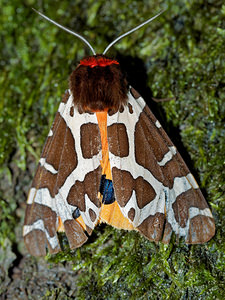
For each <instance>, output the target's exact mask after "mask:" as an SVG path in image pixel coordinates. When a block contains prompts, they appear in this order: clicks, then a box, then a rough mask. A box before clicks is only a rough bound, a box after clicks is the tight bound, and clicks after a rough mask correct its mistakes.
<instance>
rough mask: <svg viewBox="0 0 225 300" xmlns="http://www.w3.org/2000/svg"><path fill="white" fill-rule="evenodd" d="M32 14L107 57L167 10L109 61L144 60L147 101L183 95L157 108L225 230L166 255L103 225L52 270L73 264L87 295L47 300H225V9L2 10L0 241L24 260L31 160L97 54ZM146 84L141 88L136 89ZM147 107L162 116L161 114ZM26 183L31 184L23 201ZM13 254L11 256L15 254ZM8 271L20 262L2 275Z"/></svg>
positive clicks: (122, 5)
mask: <svg viewBox="0 0 225 300" xmlns="http://www.w3.org/2000/svg"><path fill="white" fill-rule="evenodd" d="M32 6H34V7H35V8H36V9H40V10H41V11H43V12H44V13H46V14H47V15H48V16H49V17H51V18H53V19H55V20H56V21H58V22H59V23H61V24H63V25H65V26H67V27H69V28H71V29H73V30H74V31H77V32H80V33H82V34H83V35H84V36H85V37H87V38H88V40H89V41H90V42H91V44H93V46H94V48H95V49H96V50H97V52H102V51H103V49H104V48H105V47H106V46H107V44H108V43H109V42H111V41H112V40H113V39H114V38H115V37H117V36H118V35H119V34H121V33H122V32H125V31H126V30H128V29H130V28H132V27H134V26H135V25H137V24H139V23H140V22H141V21H143V20H145V19H147V18H149V17H150V16H152V15H154V14H155V13H157V12H158V11H159V10H161V9H162V8H165V7H167V8H168V9H167V11H166V12H165V13H164V14H163V15H162V16H161V17H159V18H158V19H157V20H155V21H154V22H153V23H151V24H150V25H148V26H146V27H144V28H143V29H141V30H140V31H138V32H136V33H134V34H133V35H132V36H129V37H127V38H125V39H124V40H123V41H121V42H120V43H118V44H116V45H115V47H113V48H112V49H111V50H110V52H109V53H108V54H109V55H112V56H113V55H115V56H116V55H119V56H121V57H122V58H124V59H126V58H128V57H129V58H130V57H131V58H133V61H135V59H137V58H139V59H140V60H139V62H140V61H142V62H143V63H144V64H145V66H146V70H147V76H148V77H147V76H146V78H147V81H146V83H142V85H141V86H142V87H143V91H142V90H141V89H139V92H140V93H142V92H143V93H144V92H145V88H146V87H145V85H146V86H147V87H148V88H151V92H152V94H153V95H154V97H157V98H164V97H176V100H173V101H170V102H165V103H162V104H160V105H158V107H160V108H161V110H160V113H159V116H161V121H162V123H163V124H164V125H165V126H164V127H166V130H167V131H168V132H169V133H170V136H171V138H172V139H173V140H174V142H175V143H176V145H177V146H178V149H179V150H180V152H181V154H182V156H184V157H185V160H187V162H188V165H189V167H190V168H191V169H192V171H193V172H194V173H195V175H196V176H197V178H198V181H199V183H200V186H201V187H202V188H203V192H204V194H205V197H206V199H207V201H208V203H209V204H210V205H211V207H212V209H213V214H214V216H215V220H216V228H217V232H216V236H215V237H214V238H213V239H212V240H211V241H210V242H209V243H207V244H204V245H195V246H187V245H185V244H184V243H183V241H182V240H181V241H180V242H179V244H176V243H175V240H173V241H172V242H171V243H170V244H169V246H164V245H162V244H161V243H159V244H158V245H156V244H154V243H151V242H149V241H147V240H145V239H144V238H143V237H141V236H140V235H139V234H138V233H136V232H125V231H118V230H116V229H113V228H111V227H109V226H104V225H102V226H100V227H98V228H96V230H95V232H94V234H93V236H92V237H91V238H90V239H89V241H88V243H87V244H86V245H84V246H83V247H81V248H80V249H78V250H76V251H70V250H69V249H68V245H67V244H66V242H65V241H64V239H63V237H62V238H61V240H62V244H63V245H64V248H65V251H64V252H62V253H59V254H57V255H55V256H47V258H46V261H47V265H55V264H60V263H63V264H65V262H68V261H70V264H71V265H70V271H73V272H74V274H75V275H76V282H77V290H76V291H75V294H73V296H72V293H68V290H67V287H66V286H63V287H54V288H52V289H51V290H46V294H45V296H44V298H43V299H74V298H73V297H76V299H127V298H129V299H224V274H225V267H224V250H225V243H224V228H225V221H224V217H223V216H224V198H225V191H224V190H225V189H224V187H225V173H224V153H225V140H224V134H225V131H224V115H225V105H224V100H225V79H224V73H225V34H224V32H225V23H224V16H225V6H224V5H223V1H213V0H208V1H197V0H195V1H185V0H178V1H175V0H170V1H169V0H167V1H147V0H144V1H130V0H129V1H122V0H121V1H112V2H111V1H103V0H99V1H92V0H85V1H81V0H78V1H54V3H53V2H51V1H44V3H42V4H41V6H38V3H36V2H34V1H32V0H29V1H28V0H26V1H25V0H23V1H22V2H21V1H17V0H15V1H13V3H10V2H9V1H5V0H2V1H1V14H0V33H1V37H0V38H1V42H2V45H3V46H2V47H1V50H0V51H1V67H2V71H1V72H0V84H1V89H0V99H1V101H0V124H1V125H0V126H1V128H0V165H1V174H3V175H2V177H1V178H2V182H3V183H4V184H5V182H6V177H7V178H8V179H7V180H8V181H7V182H11V183H10V185H11V188H12V192H11V193H8V191H7V189H6V188H4V187H3V186H1V210H0V214H1V215H0V221H1V222H0V243H1V246H2V247H3V248H4V247H5V249H11V250H10V251H12V252H11V253H14V252H15V250H12V245H14V246H13V248H14V249H17V251H16V252H17V253H16V252H15V253H16V255H18V249H22V247H21V246H20V247H19V248H18V246H17V243H19V240H21V224H22V218H23V214H24V202H25V193H27V190H28V186H29V182H30V181H31V173H33V172H34V169H33V167H30V161H31V156H32V160H33V161H35V160H37V159H38V157H39V156H40V152H41V148H42V145H43V142H44V139H45V137H46V135H47V132H48V130H49V127H50V124H51V123H52V121H53V118H54V114H55V112H56V110H57V107H58V105H59V103H60V99H61V96H62V94H63V93H64V91H65V89H66V88H67V86H68V84H67V80H68V76H69V74H70V73H71V71H72V70H73V69H74V67H75V66H76V65H77V62H78V61H79V60H80V59H81V58H82V57H83V56H86V55H89V54H90V53H89V50H88V49H87V48H86V46H85V45H84V44H83V43H82V42H81V41H79V40H78V39H76V38H74V37H73V36H71V35H68V34H67V33H65V32H63V31H61V30H60V29H58V28H56V27H54V26H53V25H52V24H50V23H48V22H46V21H44V20H43V19H41V18H40V17H39V16H38V15H36V14H35V13H34V12H33V11H32V10H31V7H32ZM132 67H133V64H132V62H131V63H130V69H131V73H132V72H133V73H135V74H139V73H140V72H142V73H143V71H142V69H141V64H139V65H135V69H133V70H132ZM145 75H146V74H145ZM136 78H137V79H134V80H133V82H134V84H133V85H134V87H136V86H135V84H136V85H137V88H138V87H139V85H138V76H136ZM146 100H148V99H146ZM149 103H150V106H151V107H153V109H154V107H155V104H154V103H151V102H149ZM155 112H156V113H157V112H158V109H157V110H155ZM174 132H175V134H174ZM177 132H179V136H178V135H177ZM15 166H17V168H19V169H16V167H15ZM15 170H16V171H15ZM18 170H19V171H18ZM22 170H23V171H22ZM15 172H16V174H17V175H16V180H15ZM19 174H20V177H19ZM21 174H22V175H21ZM24 174H26V176H25V175H24ZM28 174H29V175H28ZM10 176H11V177H12V178H11V179H10ZM21 176H23V178H22V179H21ZM24 176H25V177H24ZM24 178H25V179H24ZM10 180H11V181H10ZM19 182H20V183H21V182H23V183H24V184H25V190H24V192H22V190H21V185H19V184H18V183H19ZM4 184H3V185H4ZM18 186H19V188H18ZM17 224H19V225H17ZM17 231H19V232H20V234H19V235H18V233H17ZM18 236H19V237H18ZM4 245H5V246H4ZM4 251H6V252H4V255H5V253H7V251H8V250H4ZM10 251H9V252H10ZM13 251H14V252H13ZM19 251H22V252H23V251H24V250H19ZM4 255H3V254H2V257H3V258H4V257H5V256H4ZM14 255H15V254H14ZM9 257H11V258H12V257H13V254H12V255H9ZM3 260H4V259H3ZM3 260H2V261H3ZM11 260H12V259H11ZM2 261H0V263H1V264H3V262H2ZM9 267H10V263H8V264H6V265H4V268H9Z"/></svg>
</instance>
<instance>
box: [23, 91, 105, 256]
mask: <svg viewBox="0 0 225 300" xmlns="http://www.w3.org/2000/svg"><path fill="white" fill-rule="evenodd" d="M97 126H98V125H97V119H96V116H95V115H94V114H87V113H83V114H80V113H79V112H78V111H77V109H76V108H75V107H74V104H73V98H72V96H71V95H70V94H69V93H67V94H66V95H65V97H64V99H63V101H62V102H61V104H60V106H59V110H58V112H57V114H56V117H55V121H54V123H53V126H52V128H51V130H50V132H49V135H48V138H47V141H46V143H45V146H44V149H43V152H42V156H41V159H40V161H39V165H38V168H37V171H36V175H35V177H34V180H33V183H32V187H31V189H30V192H29V196H28V200H27V209H26V215H25V222H24V230H23V231H24V232H23V234H24V241H25V244H26V247H27V249H28V251H29V252H30V253H31V254H32V255H35V256H42V255H45V254H46V246H48V249H49V252H50V253H57V252H58V251H60V250H61V249H60V245H59V241H58V237H57V228H58V225H59V224H58V223H59V218H60V219H61V221H62V223H63V227H64V230H65V233H66V235H67V238H68V240H69V244H70V247H71V248H76V247H79V246H81V245H82V244H83V243H84V242H85V241H86V240H87V236H86V234H85V232H84V231H85V230H86V231H87V232H88V233H89V234H91V231H92V229H93V228H94V226H95V224H96V222H97V218H98V214H99V207H100V203H99V200H98V197H97V193H98V189H99V184H100V178H101V167H100V159H101V142H100V133H99V132H98V130H97V129H98V127H97ZM90 132H92V133H93V134H90Z"/></svg>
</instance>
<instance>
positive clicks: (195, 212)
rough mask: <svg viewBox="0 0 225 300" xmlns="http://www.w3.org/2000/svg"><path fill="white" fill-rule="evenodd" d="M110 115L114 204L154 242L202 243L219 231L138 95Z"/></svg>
mask: <svg viewBox="0 0 225 300" xmlns="http://www.w3.org/2000/svg"><path fill="white" fill-rule="evenodd" d="M128 98H129V102H128V106H127V107H125V108H124V110H123V111H121V112H118V113H115V114H112V115H111V116H109V117H108V141H109V152H110V153H109V157H110V164H111V168H112V177H113V185H114V189H115V196H116V200H117V202H118V204H119V206H120V208H121V211H122V213H123V215H124V216H125V217H127V218H128V219H129V220H130V221H131V222H132V224H133V225H134V227H135V228H136V229H138V230H139V231H140V232H141V233H142V234H143V235H144V236H146V237H147V238H148V239H150V240H154V241H159V240H162V241H163V242H164V243H168V242H169V241H170V237H171V234H172V231H174V232H175V234H176V235H177V236H178V237H184V238H185V242H186V243H193V244H194V243H203V242H206V241H208V240H209V239H210V238H211V237H212V236H213V235H214V233H215V225H214V220H213V217H212V214H211V211H210V209H209V207H208V205H207V203H206V201H205V199H204V197H203V195H202V193H201V191H200V189H199V187H198V185H197V183H196V181H195V179H194V177H193V175H192V174H191V173H190V171H189V170H188V168H187V166H186V164H185V163H184V161H183V159H182V158H181V156H180V154H179V153H178V152H177V150H176V148H175V146H174V145H173V143H172V142H171V140H170V139H169V137H168V136H167V134H166V133H165V131H164V130H163V129H162V127H161V125H160V123H159V122H158V121H157V120H156V118H155V117H154V115H153V114H152V112H151V111H150V109H149V108H148V107H147V106H146V104H145V102H144V100H143V99H142V98H141V97H140V95H139V94H138V93H137V92H136V91H135V90H134V89H133V88H131V91H130V93H129V94H128Z"/></svg>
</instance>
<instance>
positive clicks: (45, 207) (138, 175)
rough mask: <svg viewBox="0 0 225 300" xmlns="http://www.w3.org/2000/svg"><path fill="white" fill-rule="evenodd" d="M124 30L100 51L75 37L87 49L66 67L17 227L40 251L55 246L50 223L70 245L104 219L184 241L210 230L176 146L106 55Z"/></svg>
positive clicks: (155, 237)
mask: <svg viewBox="0 0 225 300" xmlns="http://www.w3.org/2000/svg"><path fill="white" fill-rule="evenodd" d="M39 14H41V13H39ZM41 15H42V14H41ZM42 16H43V17H44V18H46V19H48V20H50V19H49V18H48V17H46V16H44V15H42ZM157 16H158V15H157ZM157 16H155V17H157ZM155 17H153V18H155ZM153 18H151V19H149V20H148V21H146V22H145V23H143V24H141V25H139V26H138V27H136V28H134V29H133V30H131V31H129V32H128V33H130V32H132V31H134V30H136V29H138V28H140V26H143V25H145V24H146V23H147V22H150V21H151V20H152V19H153ZM50 21H51V22H53V23H54V24H56V25H58V26H60V27H61V28H62V26H61V25H59V24H58V23H56V22H54V21H52V20H50ZM63 29H65V28H64V27H63ZM65 30H67V31H70V30H69V29H67V28H66V29H65ZM128 33H126V34H124V35H122V36H120V37H119V38H117V39H116V40H115V41H114V42H113V43H111V44H110V45H109V46H108V47H107V48H106V50H105V51H104V52H103V54H102V55H96V53H95V52H94V50H93V48H92V47H91V45H90V44H89V43H88V42H87V41H86V40H85V39H84V38H83V37H82V40H84V41H85V43H86V44H87V45H89V47H90V49H91V50H92V52H93V56H90V57H87V58H84V59H83V60H81V61H80V64H79V65H78V66H77V68H76V69H75V70H74V71H73V73H72V74H71V76H70V88H69V90H68V91H67V92H66V94H65V96H64V98H63V100H62V102H61V103H60V106H59V109H58V112H57V114H56V117H55V120H54V123H53V125H52V127H51V129H50V131H49V134H48V137H47V140H46V143H45V146H44V149H43V152H42V155H41V159H40V160H39V164H38V168H37V171H36V175H35V177H34V180H33V183H32V187H31V189H30V191H29V196H28V200H27V208H26V215H25V222H24V228H23V236H24V241H25V245H26V247H27V249H28V251H29V252H30V253H31V254H32V255H34V256H43V255H46V248H48V250H49V252H50V253H51V254H54V253H57V252H59V251H61V248H60V243H59V240H58V235H57V231H65V234H66V236H67V238H68V241H69V245H70V248H71V249H74V248H77V247H80V246H81V245H83V244H84V243H85V242H86V241H87V239H88V236H90V235H91V233H92V231H93V229H94V228H95V226H96V225H97V224H99V223H101V222H105V223H108V224H110V225H112V226H114V227H116V228H120V229H127V230H137V231H139V232H140V233H141V234H142V235H144V236H145V237H146V238H147V239H149V240H150V241H156V242H157V241H162V242H163V243H169V241H170V238H171V234H172V232H174V233H175V234H176V236H177V237H178V238H179V237H183V238H184V239H185V242H186V243H188V244H198V243H204V242H207V241H208V240H210V239H211V238H212V236H213V235H214V233H215V224H214V220H213V216H212V214H211V211H210V209H209V207H208V205H207V202H206V200H205V199H204V197H203V195H202V193H201V191H200V189H199V186H198V184H197V182H196V181H195V179H194V177H193V175H192V174H191V173H190V171H189V169H188V167H187V166H186V164H185V162H184V161H183V159H182V158H181V156H180V154H179V153H178V151H177V149H176V147H175V146H174V145H173V143H172V142H171V140H170V139H169V137H168V136H167V134H166V133H165V131H164V130H163V128H162V127H161V125H160V123H159V121H158V120H157V119H156V118H155V116H154V115H153V113H152V112H151V110H150V109H149V107H148V106H147V105H146V103H145V101H144V100H143V98H142V97H141V96H140V94H139V93H138V92H137V91H136V90H135V89H134V88H132V87H131V86H129V84H128V82H127V80H126V77H125V75H124V73H123V71H122V70H121V67H120V64H119V62H118V61H117V60H114V59H111V58H108V57H106V55H105V53H106V52H107V51H108V49H109V48H110V47H111V46H112V45H113V44H114V43H115V42H116V41H118V40H119V39H120V38H122V37H123V36H125V35H127V34H128ZM73 34H74V35H76V36H78V37H80V36H79V35H78V34H77V33H73ZM80 38H81V37H80Z"/></svg>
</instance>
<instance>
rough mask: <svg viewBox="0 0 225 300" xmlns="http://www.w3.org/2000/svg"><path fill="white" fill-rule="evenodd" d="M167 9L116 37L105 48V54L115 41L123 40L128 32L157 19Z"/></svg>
mask: <svg viewBox="0 0 225 300" xmlns="http://www.w3.org/2000/svg"><path fill="white" fill-rule="evenodd" d="M164 11H165V10H162V11H160V12H159V13H158V14H157V15H155V16H154V17H152V18H150V19H148V20H146V21H145V22H143V23H141V24H140V25H138V26H136V27H135V28H133V29H131V30H129V31H128V32H126V33H124V34H122V35H120V36H119V37H118V38H116V39H115V40H114V41H113V42H112V43H110V44H109V45H108V46H107V47H106V48H105V50H104V52H103V55H104V54H106V52H107V51H108V50H109V48H111V47H112V46H113V45H114V44H115V43H117V42H118V41H119V40H121V39H122V38H123V37H125V36H127V35H128V34H130V33H132V32H134V31H136V30H138V29H139V28H141V27H142V26H144V25H146V24H148V23H150V22H151V21H153V20H154V19H156V18H157V17H158V16H160V15H161V14H162V13H164Z"/></svg>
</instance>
